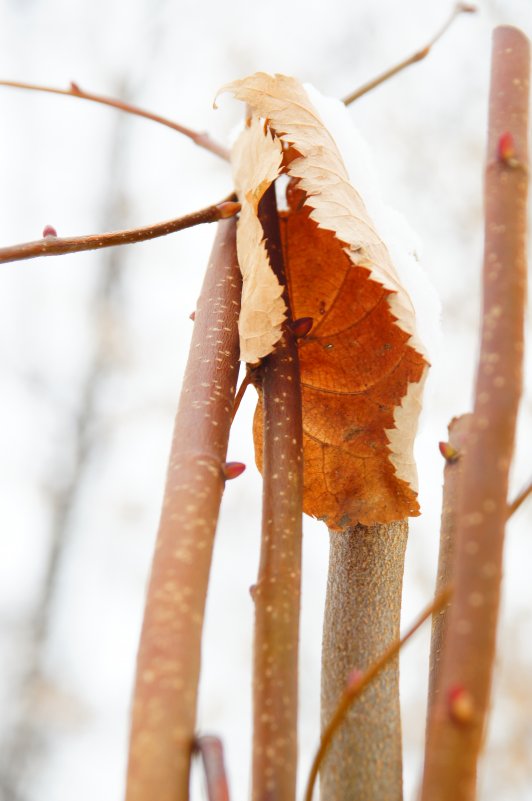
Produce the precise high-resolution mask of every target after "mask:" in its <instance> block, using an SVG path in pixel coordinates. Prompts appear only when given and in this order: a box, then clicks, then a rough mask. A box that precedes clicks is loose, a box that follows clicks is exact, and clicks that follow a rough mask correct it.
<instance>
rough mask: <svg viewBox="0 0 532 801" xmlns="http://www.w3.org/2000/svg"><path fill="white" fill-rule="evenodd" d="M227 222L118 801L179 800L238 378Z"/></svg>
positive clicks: (176, 463) (214, 261)
mask: <svg viewBox="0 0 532 801" xmlns="http://www.w3.org/2000/svg"><path fill="white" fill-rule="evenodd" d="M235 228H236V223H235V221H234V220H233V219H232V220H227V221H225V222H223V223H220V225H219V229H218V234H217V237H216V240H215V242H214V246H213V252H212V256H211V260H210V263H209V266H208V268H207V273H206V276H205V280H204V283H203V287H202V291H201V295H200V298H199V300H198V306H197V310H196V321H195V324H194V332H193V337H192V342H191V345H190V353H189V359H188V363H187V368H186V372H185V378H184V382H183V388H182V391H181V398H180V401H179V408H178V411H177V416H176V422H175V429H174V437H173V441H172V449H171V454H170V463H169V467H168V477H167V483H166V488H165V494H164V501H163V508H162V513H161V521H160V525H159V532H158V535H157V543H156V546H155V553H154V557H153V566H152V573H151V578H150V583H149V587H148V596H147V600H146V610H145V615H144V623H143V626H142V634H141V640H140V646H139V654H138V661H137V676H136V683H135V692H134V699H133V701H134V702H133V712H132V725H131V740H130V752H129V766H128V779H127V794H126V799H127V801H153V799H157V801H176V799H179V801H186V799H187V798H188V784H189V767H190V755H191V750H192V745H193V741H194V729H195V725H196V724H195V721H196V698H197V691H198V679H199V670H200V652H201V633H202V626H203V615H204V610H205V599H206V595H207V586H208V581H209V571H210V564H211V556H212V548H213V542H214V533H215V530H216V524H217V520H218V512H219V507H220V501H221V497H222V493H223V489H224V484H225V479H224V474H223V465H224V463H225V457H226V451H227V441H228V438H229V429H230V425H231V412H232V408H233V397H234V391H235V384H236V377H237V373H238V349H239V343H238V330H237V320H238V313H239V308H240V293H241V279H240V271H239V268H238V264H237V260H236V243H235Z"/></svg>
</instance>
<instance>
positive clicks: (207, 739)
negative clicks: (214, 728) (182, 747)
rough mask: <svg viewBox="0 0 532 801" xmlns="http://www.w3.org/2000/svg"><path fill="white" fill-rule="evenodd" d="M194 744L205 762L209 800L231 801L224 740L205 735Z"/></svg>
mask: <svg viewBox="0 0 532 801" xmlns="http://www.w3.org/2000/svg"><path fill="white" fill-rule="evenodd" d="M194 746H195V749H196V751H197V752H198V753H199V754H200V756H201V759H202V762H203V770H204V772H205V782H206V785H207V799H208V801H229V785H228V783H227V775H226V772H225V764H224V749H223V745H222V741H221V740H220V738H219V737H212V736H208V735H204V736H203V737H198V739H197V740H196V742H195V744H194Z"/></svg>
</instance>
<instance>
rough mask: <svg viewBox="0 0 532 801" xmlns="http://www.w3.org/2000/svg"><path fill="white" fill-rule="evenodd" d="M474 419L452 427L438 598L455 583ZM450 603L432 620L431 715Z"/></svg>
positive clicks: (460, 419) (461, 420) (465, 417)
mask: <svg viewBox="0 0 532 801" xmlns="http://www.w3.org/2000/svg"><path fill="white" fill-rule="evenodd" d="M470 419H471V415H469V414H464V415H462V416H461V417H454V418H453V419H452V420H451V422H450V423H449V427H448V431H449V445H450V447H451V449H452V452H454V454H453V455H452V456H451V457H449V458H447V459H446V462H445V470H444V476H443V498H442V511H441V526H440V552H439V556H438V572H437V576H436V589H435V592H434V596H435V597H437V596H438V595H439V594H440V593H441V591H442V590H443V589H444V588H445V587H449V586H451V585H452V583H453V571H452V566H453V558H454V552H455V544H456V525H457V512H458V494H459V491H460V487H461V486H462V481H463V476H464V471H463V464H464V460H463V459H462V453H463V450H464V445H465V442H466V436H467V427H468V425H469V421H470ZM449 607H450V601H449V602H448V603H447V604H446V605H445V606H444V607H443V609H441V610H440V611H439V612H438V613H437V614H435V615H434V617H433V619H432V637H431V642H430V662H429V692H428V710H427V711H428V714H429V715H430V710H431V708H432V706H433V704H434V701H435V698H436V696H437V694H438V675H439V672H440V663H441V658H442V646H443V640H444V637H445V631H446V628H447V621H448V616H449Z"/></svg>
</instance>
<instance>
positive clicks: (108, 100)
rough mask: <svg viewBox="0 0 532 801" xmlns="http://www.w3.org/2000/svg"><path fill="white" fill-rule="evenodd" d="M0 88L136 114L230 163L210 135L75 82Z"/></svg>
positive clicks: (7, 83)
mask: <svg viewBox="0 0 532 801" xmlns="http://www.w3.org/2000/svg"><path fill="white" fill-rule="evenodd" d="M0 86H8V87H11V88H13V89H29V90H30V91H33V92H48V93H49V94H53V95H67V97H78V98H80V99H81V100H91V101H92V102H93V103H100V104H101V105H104V106H111V107H112V108H117V109H120V111H125V112H127V113H128V114H134V115H136V116H137V117H144V118H145V119H147V120H152V121H153V122H158V123H159V124H160V125H166V127H167V128H172V130H174V131H177V132H178V133H180V134H183V136H186V137H188V138H189V139H191V140H192V141H193V142H194V144H196V145H198V147H202V148H204V149H205V150H209V151H210V152H211V153H214V154H215V155H216V156H219V157H220V158H222V159H224V160H225V161H229V151H228V150H227V148H225V147H223V146H222V145H219V144H218V143H217V142H215V141H213V140H212V139H211V137H210V136H209V134H207V133H204V132H202V133H200V132H198V131H193V130H192V128H187V127H186V126H184V125H180V124H179V123H177V122H174V121H173V120H169V119H167V118H166V117H161V116H160V115H159V114H154V113H153V112H151V111H146V110H145V109H142V108H139V107H138V106H133V105H132V104H131V103H126V102H124V101H123V100H117V99H115V98H113V97H106V96H105V95H97V94H94V93H93V92H85V91H84V90H83V89H80V87H79V86H78V84H77V83H74V82H72V83H71V84H70V86H69V88H68V89H57V88H55V87H52V86H41V85H39V84H35V83H22V82H20V81H0Z"/></svg>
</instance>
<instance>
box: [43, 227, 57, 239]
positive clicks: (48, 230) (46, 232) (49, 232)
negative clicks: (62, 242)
mask: <svg viewBox="0 0 532 801" xmlns="http://www.w3.org/2000/svg"><path fill="white" fill-rule="evenodd" d="M47 236H55V237H57V231H56V230H55V228H54V226H53V225H45V226H44V228H43V230H42V237H43V239H46V237H47Z"/></svg>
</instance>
